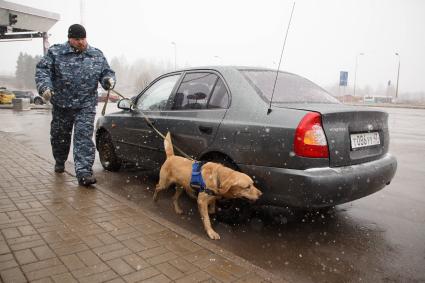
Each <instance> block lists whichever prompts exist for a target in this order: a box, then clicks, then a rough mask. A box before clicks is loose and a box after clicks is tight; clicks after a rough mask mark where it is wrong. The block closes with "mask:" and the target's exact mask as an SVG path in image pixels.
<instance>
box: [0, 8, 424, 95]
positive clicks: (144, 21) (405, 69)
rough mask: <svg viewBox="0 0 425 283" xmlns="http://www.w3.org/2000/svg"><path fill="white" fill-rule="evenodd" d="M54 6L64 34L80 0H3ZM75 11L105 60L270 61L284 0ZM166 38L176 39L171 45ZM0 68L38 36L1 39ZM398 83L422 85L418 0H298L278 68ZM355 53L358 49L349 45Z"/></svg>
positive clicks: (317, 76)
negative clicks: (398, 70) (81, 18)
mask: <svg viewBox="0 0 425 283" xmlns="http://www.w3.org/2000/svg"><path fill="white" fill-rule="evenodd" d="M9 2H15V3H18V4H22V5H27V6H31V7H35V8H38V9H42V10H48V11H52V12H56V13H59V14H60V16H61V20H60V21H59V22H58V23H57V24H56V25H55V26H54V27H53V28H52V29H51V30H50V32H49V33H50V34H51V37H50V39H49V41H50V43H51V44H54V43H62V42H65V41H66V40H67V28H68V27H69V25H71V24H73V23H79V22H80V3H81V1H80V0H73V1H71V0H68V1H66V0H32V1H31V0H9ZM84 3H85V4H84V6H85V9H84V11H85V12H84V14H83V21H84V24H85V26H86V29H87V39H88V41H89V44H91V45H92V46H95V47H98V48H99V49H101V50H102V51H103V52H104V53H105V55H106V56H107V58H108V59H109V60H110V59H111V58H112V57H114V56H122V55H124V56H125V57H126V58H127V60H128V61H129V62H132V61H133V60H135V59H138V58H147V59H150V58H152V59H155V60H163V61H169V62H170V63H171V64H174V51H175V50H174V48H175V47H176V51H177V52H176V53H177V64H178V65H179V66H185V65H190V66H199V65H211V64H214V65H221V64H224V65H243V66H264V67H270V68H276V67H277V65H278V62H279V56H280V52H281V48H282V44H283V40H284V35H285V31H286V28H287V24H288V21H289V17H290V12H291V8H292V4H293V2H292V1H285V0H277V1H260V0H237V1H236V0H232V1H229V0H214V1H199V0H198V1H197V0H193V1H192V0H177V1H176V0H174V1H173V0H151V1H135V0H119V1H118V0H90V1H84ZM171 42H175V43H176V44H175V45H173V44H172V43H171ZM0 51H1V52H0V59H1V64H0V74H6V73H9V74H11V73H13V72H14V68H15V65H16V59H17V56H18V54H19V52H20V51H22V52H26V53H29V54H33V55H36V54H42V42H41V39H35V40H33V41H20V42H13V43H12V42H7V43H6V42H1V43H0ZM395 52H398V53H399V54H400V62H401V68H400V83H399V91H400V93H403V92H413V91H425V1H423V0H320V1H318V0H297V1H296V5H295V12H294V16H293V20H292V24H291V28H290V31H289V34H288V39H287V43H286V48H285V52H284V57H283V61H282V65H281V68H280V69H281V70H285V71H289V72H293V73H297V74H299V75H302V76H304V77H307V78H309V79H311V80H312V81H314V82H316V83H318V84H319V85H322V86H328V85H330V84H334V83H338V81H339V72H340V71H348V72H349V84H350V85H352V84H353V82H354V72H355V65H356V58H358V65H357V66H358V68H357V86H359V87H363V86H365V85H366V84H367V85H370V86H372V87H373V88H377V87H386V85H387V82H388V81H389V80H391V81H392V83H393V84H394V85H395V82H396V77H397V65H398V59H399V57H397V56H396V55H395ZM360 53H364V55H362V56H360V55H358V54H360Z"/></svg>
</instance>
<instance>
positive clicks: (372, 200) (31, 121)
mask: <svg viewBox="0 0 425 283" xmlns="http://www.w3.org/2000/svg"><path fill="white" fill-rule="evenodd" d="M115 109H116V108H115V105H114V104H111V105H109V107H108V110H109V111H115ZM385 110H386V111H387V112H389V113H390V120H389V126H390V134H391V144H390V151H391V152H392V153H393V154H394V155H396V156H397V159H398V171H397V173H396V176H395V178H394V180H393V182H392V183H391V184H390V185H389V186H387V187H386V188H384V189H383V190H381V191H379V192H377V193H375V194H373V195H371V196H368V197H366V198H363V199H360V200H357V201H354V202H351V203H348V204H344V205H340V206H337V207H336V208H335V209H334V210H333V211H331V212H330V213H323V214H321V213H318V214H316V215H313V216H311V215H310V216H308V217H302V218H301V219H298V220H293V221H291V222H288V223H286V224H276V223H271V222H269V221H262V220H261V219H258V218H257V219H253V220H252V221H251V222H250V223H247V224H241V225H237V226H231V225H227V224H225V223H220V222H218V221H216V222H215V223H214V225H215V226H214V227H215V228H216V231H217V232H218V233H219V234H220V235H221V238H222V239H221V240H220V241H217V242H216V243H217V244H218V245H219V246H222V247H223V248H224V249H227V250H230V251H232V252H233V253H235V254H237V255H239V256H241V257H243V258H245V259H247V260H249V261H251V262H253V263H255V264H257V265H259V266H261V267H263V268H265V269H267V270H269V271H271V272H273V273H275V274H278V275H280V276H282V277H283V278H285V279H287V280H288V281H291V282H425V110H422V109H398V108H386V109H385ZM100 111H101V107H99V108H98V113H100ZM50 119H51V116H50V111H48V110H31V111H25V112H15V111H12V110H8V109H0V121H1V122H0V131H4V132H9V133H11V134H12V135H13V136H14V137H15V138H17V139H18V140H19V141H21V142H22V143H24V144H26V145H28V146H29V147H31V148H32V149H33V150H34V152H35V153H37V154H38V155H40V156H42V157H44V158H46V159H50V160H52V157H51V153H50V152H51V151H50V142H49V125H50ZM70 158H71V156H70ZM96 158H97V159H96V162H95V168H94V169H95V174H96V177H97V178H98V182H99V184H101V185H102V186H103V187H105V188H108V189H110V190H111V191H113V192H115V193H117V194H120V195H123V196H125V197H127V198H128V199H131V200H132V201H134V202H135V203H137V204H139V205H141V206H143V207H144V208H146V209H149V210H151V211H154V212H155V213H157V214H160V215H162V216H163V217H164V218H167V219H168V220H170V221H172V222H174V223H176V224H178V225H180V226H182V227H183V228H185V229H188V230H190V231H192V232H193V233H196V234H198V235H201V236H204V237H207V236H206V235H205V234H204V231H203V228H202V224H201V221H200V219H199V216H198V212H197V209H196V203H195V202H194V201H193V200H190V199H188V198H185V197H184V198H183V201H182V207H183V208H184V210H185V214H184V215H183V216H177V215H175V213H174V212H173V210H172V206H171V195H172V192H171V191H169V192H165V193H163V194H162V195H161V197H160V200H159V202H158V203H157V204H154V203H153V202H152V194H153V188H154V185H155V182H156V178H157V177H156V173H154V172H140V171H136V170H126V171H123V172H118V173H111V172H106V171H104V170H103V169H102V167H101V165H100V162H99V160H98V157H96ZM71 159H72V158H71ZM68 165H70V164H68ZM68 169H70V170H72V166H68Z"/></svg>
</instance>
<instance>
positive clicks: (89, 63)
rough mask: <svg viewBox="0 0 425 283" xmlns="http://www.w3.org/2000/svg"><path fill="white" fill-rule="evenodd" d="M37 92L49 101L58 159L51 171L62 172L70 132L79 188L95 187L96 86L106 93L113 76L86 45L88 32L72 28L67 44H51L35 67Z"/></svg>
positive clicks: (101, 57)
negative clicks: (80, 186) (94, 131)
mask: <svg viewBox="0 0 425 283" xmlns="http://www.w3.org/2000/svg"><path fill="white" fill-rule="evenodd" d="M35 82H36V84H37V90H38V92H39V93H40V94H41V95H42V96H43V97H44V99H45V100H47V101H49V100H50V101H51V103H52V105H53V107H52V122H51V129H50V142H51V145H52V152H53V157H54V159H55V161H56V164H55V172H56V173H63V172H64V170H65V161H66V159H67V158H68V153H69V149H70V145H71V134H72V129H73V128H74V148H73V154H74V162H75V172H76V174H77V179H78V183H79V185H82V186H90V185H92V184H94V183H96V179H95V178H94V176H93V169H92V167H93V162H94V158H95V145H94V143H93V130H94V119H95V115H96V105H97V87H98V82H100V84H101V85H102V87H103V88H104V89H106V90H110V89H113V88H114V86H115V72H114V71H113V70H112V69H111V68H110V67H109V64H108V62H107V60H106V58H105V56H104V55H103V53H102V51H100V50H99V49H97V48H94V47H92V46H90V45H88V44H87V40H86V30H85V28H84V27H83V26H82V25H79V24H74V25H71V26H70V27H69V29H68V41H67V42H66V43H64V44H55V45H53V46H52V47H50V48H49V50H48V52H47V54H46V55H45V56H44V57H43V58H42V59H41V60H40V62H39V63H38V64H37V67H36V73H35Z"/></svg>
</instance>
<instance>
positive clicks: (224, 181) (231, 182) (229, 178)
mask: <svg viewBox="0 0 425 283" xmlns="http://www.w3.org/2000/svg"><path fill="white" fill-rule="evenodd" d="M226 173H227V172H226ZM220 177H221V178H218V179H219V181H218V182H219V183H220V186H219V187H218V188H219V192H220V194H225V193H227V192H228V191H229V190H230V188H231V187H233V186H236V185H237V184H238V178H237V176H236V174H233V172H232V173H230V174H222V175H221V176H220ZM220 180H221V182H220Z"/></svg>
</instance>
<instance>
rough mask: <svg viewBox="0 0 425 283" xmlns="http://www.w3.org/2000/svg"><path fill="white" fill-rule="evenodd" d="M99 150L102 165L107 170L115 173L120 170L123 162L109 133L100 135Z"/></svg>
mask: <svg viewBox="0 0 425 283" xmlns="http://www.w3.org/2000/svg"><path fill="white" fill-rule="evenodd" d="M97 150H98V151H99V158H100V163H101V164H102V166H103V168H104V169H105V170H108V171H114V172H115V171H118V170H120V168H121V160H120V159H119V158H118V156H117V155H116V153H115V147H114V144H113V143H112V139H111V136H110V135H109V134H108V133H106V132H105V133H102V134H100V136H99V140H98V145H97Z"/></svg>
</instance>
